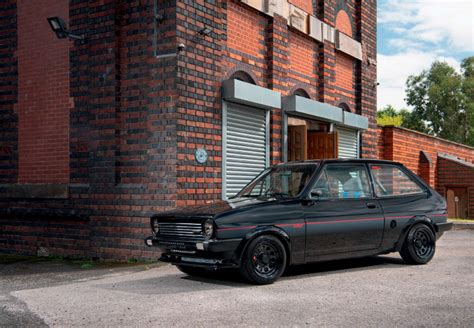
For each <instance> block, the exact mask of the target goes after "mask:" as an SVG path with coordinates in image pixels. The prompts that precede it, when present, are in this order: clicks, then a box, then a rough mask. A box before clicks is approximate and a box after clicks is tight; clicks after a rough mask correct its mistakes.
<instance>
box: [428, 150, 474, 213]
mask: <svg viewBox="0 0 474 328" xmlns="http://www.w3.org/2000/svg"><path fill="white" fill-rule="evenodd" d="M472 151H473V152H474V150H472ZM473 156H474V155H473ZM437 173H438V183H437V185H438V188H437V189H438V191H439V192H440V193H441V194H442V195H443V196H444V197H446V192H447V188H451V187H462V188H466V189H467V192H468V196H467V197H468V218H470V219H474V167H467V166H465V165H461V164H459V163H456V162H455V161H451V160H449V159H444V158H439V159H438V170H437Z"/></svg>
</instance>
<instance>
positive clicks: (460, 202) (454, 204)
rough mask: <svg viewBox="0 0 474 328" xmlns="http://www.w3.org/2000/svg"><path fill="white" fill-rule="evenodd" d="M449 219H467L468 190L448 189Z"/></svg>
mask: <svg viewBox="0 0 474 328" xmlns="http://www.w3.org/2000/svg"><path fill="white" fill-rule="evenodd" d="M446 199H447V201H448V217H450V218H459V219H467V214H468V213H467V188H448V190H447V192H446Z"/></svg>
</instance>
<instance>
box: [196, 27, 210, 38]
mask: <svg viewBox="0 0 474 328" xmlns="http://www.w3.org/2000/svg"><path fill="white" fill-rule="evenodd" d="M211 32H212V30H211V29H210V28H209V27H207V26H206V27H204V28H202V29H200V30H199V34H201V35H202V36H208V35H209V34H211Z"/></svg>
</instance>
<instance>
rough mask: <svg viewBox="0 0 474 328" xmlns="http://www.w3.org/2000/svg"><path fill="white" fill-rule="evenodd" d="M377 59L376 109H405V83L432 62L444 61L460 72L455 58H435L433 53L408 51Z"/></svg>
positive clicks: (381, 56)
mask: <svg viewBox="0 0 474 328" xmlns="http://www.w3.org/2000/svg"><path fill="white" fill-rule="evenodd" d="M377 56H378V59H377V75H378V77H377V81H378V82H379V83H380V85H379V86H378V88H377V108H383V107H385V106H386V105H389V104H390V105H393V106H395V108H397V109H400V108H406V107H407V105H406V104H405V100H404V99H405V83H406V80H407V78H408V76H410V75H416V74H420V73H421V72H422V71H423V70H424V69H428V68H429V67H430V66H431V64H432V63H433V61H435V60H440V61H446V62H447V63H448V64H450V65H451V66H453V67H454V68H456V70H458V71H460V63H459V61H457V60H456V59H455V58H452V57H443V56H437V55H436V54H435V53H427V52H420V51H408V52H405V53H398V54H394V55H383V54H378V55H377Z"/></svg>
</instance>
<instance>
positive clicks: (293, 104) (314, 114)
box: [283, 95, 343, 123]
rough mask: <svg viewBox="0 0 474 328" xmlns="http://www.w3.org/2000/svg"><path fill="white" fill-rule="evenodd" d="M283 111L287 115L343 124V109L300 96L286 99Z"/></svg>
mask: <svg viewBox="0 0 474 328" xmlns="http://www.w3.org/2000/svg"><path fill="white" fill-rule="evenodd" d="M283 103H284V105H283V109H284V110H285V111H286V113H287V114H293V115H296V116H302V117H306V118H309V119H315V120H320V121H324V122H332V123H342V119H343V117H342V109H341V108H339V107H336V106H332V105H329V104H325V103H322V102H319V101H316V100H311V99H308V98H304V97H300V96H296V95H294V96H288V97H285V98H284V101H283Z"/></svg>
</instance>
